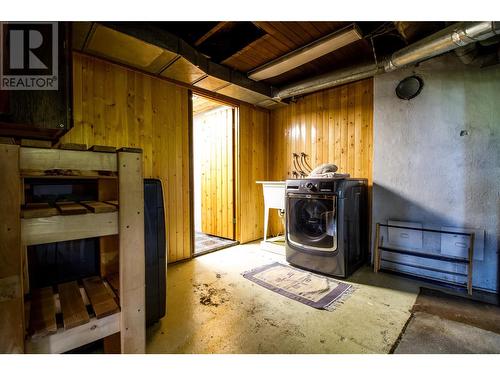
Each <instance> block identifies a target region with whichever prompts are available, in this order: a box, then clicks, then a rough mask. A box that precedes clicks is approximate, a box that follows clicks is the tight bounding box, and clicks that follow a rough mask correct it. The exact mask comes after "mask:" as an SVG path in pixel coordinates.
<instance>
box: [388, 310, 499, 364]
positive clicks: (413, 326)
mask: <svg viewBox="0 0 500 375" xmlns="http://www.w3.org/2000/svg"><path fill="white" fill-rule="evenodd" d="M394 353H396V354H472V353H474V354H493V353H497V354H498V353H500V335H499V334H498V333H495V332H491V331H486V330H484V329H481V328H477V327H474V326H471V325H468V324H464V323H460V322H456V321H453V320H449V319H444V318H442V317H440V316H437V315H432V314H428V313H425V312H416V313H415V314H414V315H413V316H412V318H411V320H410V322H409V324H408V327H407V328H406V330H405V332H404V334H403V337H402V338H401V342H400V343H399V345H398V347H397V348H396V350H395V352H394Z"/></svg>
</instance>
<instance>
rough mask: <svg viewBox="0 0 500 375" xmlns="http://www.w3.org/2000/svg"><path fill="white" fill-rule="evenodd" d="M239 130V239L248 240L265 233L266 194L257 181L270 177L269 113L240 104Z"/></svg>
mask: <svg viewBox="0 0 500 375" xmlns="http://www.w3.org/2000/svg"><path fill="white" fill-rule="evenodd" d="M238 131H239V137H238V143H239V146H238V148H237V149H238V155H239V157H238V158H237V160H236V162H237V163H238V164H239V165H238V166H239V175H238V179H239V182H238V185H239V186H238V188H237V194H238V195H239V207H237V219H236V220H237V236H236V239H237V240H238V241H240V243H245V242H250V241H254V240H257V239H260V238H262V237H263V236H264V220H263V217H264V197H263V194H262V187H261V186H260V185H257V184H256V181H259V180H266V179H267V178H268V173H267V172H268V166H267V158H268V154H269V150H268V135H269V113H267V112H263V111H260V110H256V109H254V108H252V107H251V106H249V105H241V106H240V108H239V130H238ZM272 152H273V151H271V154H272Z"/></svg>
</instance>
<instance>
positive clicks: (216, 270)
mask: <svg viewBox="0 0 500 375" xmlns="http://www.w3.org/2000/svg"><path fill="white" fill-rule="evenodd" d="M274 261H282V262H285V260H284V257H283V256H282V255H279V254H274V253H271V252H268V251H263V250H261V249H260V248H259V245H258V244H256V243H254V244H246V245H239V246H235V247H231V248H228V249H225V250H220V251H217V252H215V253H211V254H207V255H203V256H200V257H197V258H195V259H193V260H190V261H187V262H183V263H179V264H175V265H172V266H169V267H168V286H167V288H168V291H167V316H166V317H165V318H164V319H162V320H161V321H160V322H159V323H157V324H155V325H154V326H152V327H150V328H149V329H148V332H147V352H148V353H388V352H389V351H390V350H391V348H392V346H393V345H394V343H395V342H396V340H397V338H398V336H399V334H400V333H401V330H402V329H403V327H404V325H405V323H406V321H407V320H408V318H409V317H410V310H411V308H412V306H413V304H414V302H415V299H416V297H417V294H418V286H417V285H415V283H414V282H412V281H408V280H405V279H403V278H399V277H396V276H392V275H388V274H374V273H373V272H372V271H371V269H370V268H368V267H365V268H362V269H360V270H359V271H358V272H356V273H355V274H354V275H353V276H352V277H351V278H350V279H348V280H347V281H349V282H352V283H353V284H354V285H355V286H356V287H357V290H356V291H355V292H354V293H353V294H352V295H351V296H350V297H349V298H348V299H347V300H346V301H345V302H344V304H342V305H341V306H339V307H338V308H337V309H336V310H335V311H333V312H328V311H323V310H316V309H313V308H311V307H308V306H306V305H303V304H301V303H299V302H296V301H293V300H290V299H288V298H286V297H283V296H280V295H278V294H276V293H274V292H271V291H269V290H267V289H265V288H263V287H261V286H258V285H256V284H253V283H252V282H251V281H249V280H246V279H244V278H243V277H242V276H241V273H242V272H244V271H247V270H250V269H252V268H255V267H258V266H261V265H264V264H268V263H271V262H274Z"/></svg>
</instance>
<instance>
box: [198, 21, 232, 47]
mask: <svg viewBox="0 0 500 375" xmlns="http://www.w3.org/2000/svg"><path fill="white" fill-rule="evenodd" d="M227 24H228V22H219V23H218V24H217V25H215V26H214V27H213V28H212V29H210V30H209V31H208V32H207V33H206V34H204V35H202V36H201V37H200V38H199V39H198V40H197V41H196V42H194V46H195V47H198V46H199V45H200V44H202V43H203V42H204V41H205V40H207V39H208V38H210V37H211V36H212V35H214V34H215V33H217V32H218V31H219V30H221V29H223V28H224V27H225V26H227Z"/></svg>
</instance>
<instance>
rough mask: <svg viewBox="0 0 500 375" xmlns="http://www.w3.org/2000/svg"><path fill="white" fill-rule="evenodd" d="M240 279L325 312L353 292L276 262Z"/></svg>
mask: <svg viewBox="0 0 500 375" xmlns="http://www.w3.org/2000/svg"><path fill="white" fill-rule="evenodd" d="M243 277H244V278H246V279H248V280H251V281H253V282H254V283H256V284H258V285H260V286H263V287H264V288H266V289H269V290H272V291H273V292H276V293H278V294H281V295H282V296H285V297H288V298H291V299H293V300H295V301H299V302H302V303H303V304H305V305H308V306H311V307H314V308H316V309H323V310H328V311H333V310H335V309H336V308H337V307H338V306H339V305H340V304H341V303H343V302H344V301H345V299H346V298H347V297H348V296H349V295H350V294H351V293H352V292H353V291H354V287H353V286H352V285H350V284H347V283H344V282H341V281H337V280H335V279H332V278H329V277H326V276H322V275H316V274H314V273H311V272H307V271H303V270H300V269H297V268H294V267H291V266H289V265H284V264H281V263H278V262H276V263H272V264H268V265H265V266H262V267H258V268H255V269H253V270H251V271H247V272H244V273H243Z"/></svg>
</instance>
